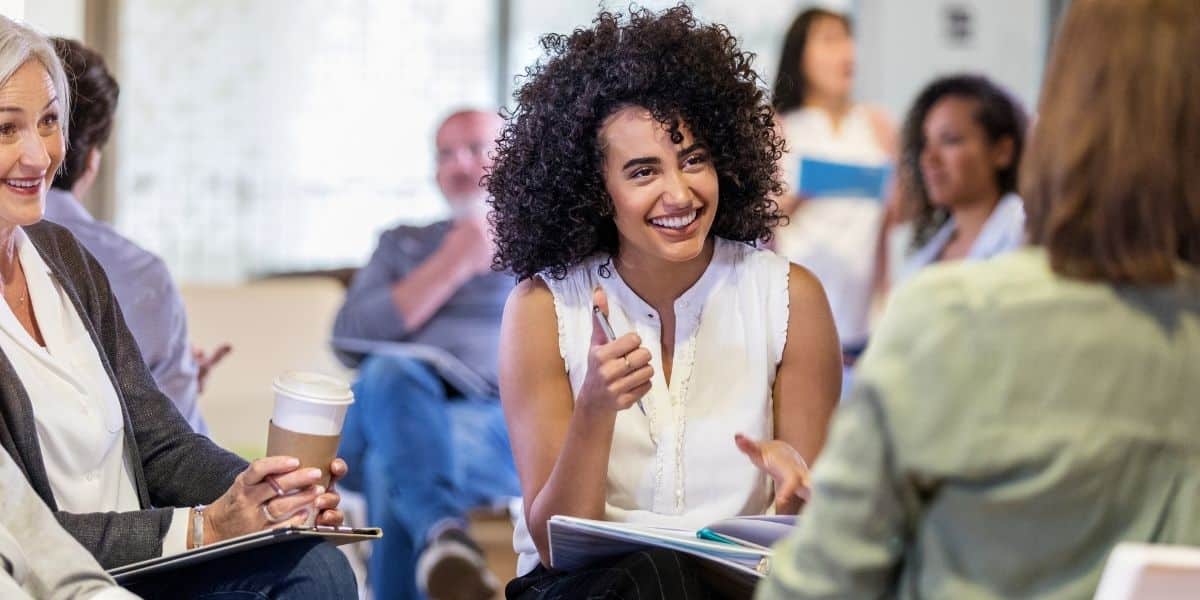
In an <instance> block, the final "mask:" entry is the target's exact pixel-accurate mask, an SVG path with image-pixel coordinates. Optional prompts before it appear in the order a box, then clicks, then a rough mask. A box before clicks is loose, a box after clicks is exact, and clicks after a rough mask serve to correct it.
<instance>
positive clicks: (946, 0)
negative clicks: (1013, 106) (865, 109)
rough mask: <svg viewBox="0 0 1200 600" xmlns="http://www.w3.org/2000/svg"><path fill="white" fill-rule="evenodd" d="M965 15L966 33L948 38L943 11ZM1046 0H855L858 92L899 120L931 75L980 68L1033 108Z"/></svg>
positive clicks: (1041, 57)
mask: <svg viewBox="0 0 1200 600" xmlns="http://www.w3.org/2000/svg"><path fill="white" fill-rule="evenodd" d="M955 8H958V9H961V10H963V11H965V12H966V13H968V14H970V15H971V24H970V29H971V32H972V34H971V36H970V37H969V38H968V39H967V40H966V41H965V42H963V43H959V42H956V41H954V40H953V39H951V37H950V36H949V34H948V32H947V29H948V23H947V22H948V19H947V16H946V15H947V11H949V10H953V9H955ZM1047 14H1048V7H1047V0H1005V1H1003V2H1000V1H997V0H903V1H899V0H857V2H856V15H857V19H858V23H857V26H856V31H855V39H856V41H857V42H858V64H859V69H858V74H857V79H858V96H859V97H860V98H862V99H863V100H866V101H870V102H878V103H881V104H883V105H884V106H886V107H887V108H888V109H889V110H890V111H892V114H893V115H894V116H895V117H896V118H897V119H901V118H903V116H904V111H905V110H907V109H908V105H909V103H910V102H912V100H913V98H914V97H915V96H916V95H917V94H918V93H919V92H920V90H921V88H923V87H924V86H925V85H926V84H927V83H929V81H930V80H932V79H933V78H935V77H937V76H939V75H944V74H949V73H955V72H960V71H972V72H978V73H982V74H984V75H987V76H988V77H990V78H992V79H993V80H994V81H996V82H998V83H1000V84H1002V85H1004V86H1005V87H1007V88H1008V89H1009V90H1010V91H1012V92H1013V93H1014V94H1015V95H1016V96H1017V97H1018V98H1020V99H1021V101H1022V102H1024V103H1025V107H1026V109H1027V110H1030V111H1031V112H1032V110H1033V108H1034V105H1035V103H1036V100H1037V93H1038V88H1039V86H1040V84H1041V78H1042V67H1043V62H1044V60H1045V49H1046V41H1047V35H1048V32H1047V27H1048V25H1047V23H1046V20H1047Z"/></svg>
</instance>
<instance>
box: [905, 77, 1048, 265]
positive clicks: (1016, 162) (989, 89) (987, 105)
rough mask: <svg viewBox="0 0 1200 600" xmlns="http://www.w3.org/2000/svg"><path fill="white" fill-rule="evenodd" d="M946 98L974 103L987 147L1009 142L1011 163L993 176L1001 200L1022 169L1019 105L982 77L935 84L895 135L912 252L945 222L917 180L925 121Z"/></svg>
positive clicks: (921, 179) (1013, 186) (1022, 112)
mask: <svg viewBox="0 0 1200 600" xmlns="http://www.w3.org/2000/svg"><path fill="white" fill-rule="evenodd" d="M948 96H954V97H957V98H965V99H968V100H974V101H975V103H976V104H977V105H978V108H976V110H975V122H976V123H978V124H979V126H980V127H982V128H983V131H984V133H985V134H986V135H987V138H988V142H990V143H995V142H998V141H1000V140H1002V139H1004V138H1011V139H1012V141H1013V156H1012V162H1010V163H1009V165H1008V166H1007V167H1004V168H1003V169H999V170H997V171H996V187H997V189H999V191H1000V195H1002V196H1003V195H1004V194H1008V193H1010V192H1014V191H1016V189H1017V175H1018V171H1019V168H1020V164H1021V152H1022V151H1023V150H1024V148H1025V130H1026V128H1027V126H1028V122H1029V121H1028V118H1027V117H1026V116H1025V109H1023V108H1021V103H1020V102H1018V101H1017V100H1016V99H1015V98H1013V97H1012V95H1011V94H1009V93H1008V92H1007V91H1005V90H1004V88H1002V87H1000V86H998V85H996V84H995V83H992V81H991V80H989V79H988V78H987V77H984V76H982V75H950V76H947V77H942V78H939V79H935V80H934V81H933V82H932V83H930V84H929V85H927V86H926V87H925V89H924V90H922V91H921V93H920V94H919V95H918V96H917V99H916V101H914V102H913V105H912V108H910V109H909V110H908V115H907V116H906V117H905V118H904V128H903V130H902V131H901V133H900V138H901V139H900V145H901V148H900V168H901V169H903V170H904V171H905V173H904V177H902V178H901V181H903V182H904V183H905V185H906V188H907V190H906V191H907V192H908V195H909V198H911V200H912V201H913V202H914V203H915V204H916V207H915V208H916V216H915V217H914V218H913V241H912V248H913V249H914V250H915V249H917V248H920V247H921V246H924V245H925V243H926V242H928V241H929V239H930V238H932V237H933V235H934V234H935V233H937V230H938V229H939V228H940V227H941V226H942V225H944V224H945V223H946V220H947V219H949V218H950V211H949V210H947V209H946V208H945V207H940V206H934V205H933V202H932V201H930V200H929V191H928V190H927V189H926V188H925V179H924V177H922V176H921V152H922V151H924V150H925V131H924V128H925V117H927V116H928V115H929V111H930V110H932V109H933V105H935V104H937V103H938V101H939V100H941V99H943V98H946V97H948Z"/></svg>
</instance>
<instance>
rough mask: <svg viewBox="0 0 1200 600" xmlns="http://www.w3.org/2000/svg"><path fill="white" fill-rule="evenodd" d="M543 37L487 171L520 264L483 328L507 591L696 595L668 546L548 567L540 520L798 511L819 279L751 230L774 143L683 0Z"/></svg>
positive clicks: (828, 324)
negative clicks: (503, 510)
mask: <svg viewBox="0 0 1200 600" xmlns="http://www.w3.org/2000/svg"><path fill="white" fill-rule="evenodd" d="M542 44H543V47H544V48H545V49H546V51H547V53H548V55H549V56H548V58H546V59H545V60H544V61H543V62H541V63H539V64H538V65H536V66H535V67H533V68H532V69H531V70H530V77H529V79H528V80H527V82H526V83H525V85H524V86H523V87H522V88H521V89H520V90H519V91H518V93H517V108H516V109H515V111H514V113H513V115H512V116H511V117H510V119H509V121H508V123H507V125H506V127H505V129H504V132H503V134H502V136H501V138H500V140H499V144H498V150H497V160H496V165H495V167H494V170H493V172H492V174H491V175H490V179H489V181H488V188H489V191H490V192H491V194H492V196H493V200H492V202H493V206H494V209H495V210H494V212H493V213H492V218H493V222H494V224H495V228H496V231H495V234H496V243H497V265H498V266H499V267H501V268H505V269H509V270H511V271H512V272H513V273H514V274H515V275H516V276H517V277H518V278H519V279H521V282H520V283H519V284H518V286H517V288H516V289H515V290H514V292H513V294H512V295H511V296H510V298H509V301H508V304H507V306H506V309H505V314H504V320H503V325H502V328H501V345H502V351H501V353H500V355H501V359H500V361H501V362H500V396H501V401H502V403H503V406H504V411H505V415H506V419H507V421H508V426H509V430H510V437H511V439H512V446H513V452H514V457H515V459H516V464H517V469H518V473H519V475H520V478H521V485H522V491H523V493H524V511H523V514H522V515H521V517H522V520H521V522H519V523H518V527H517V531H516V534H515V535H514V546H515V548H516V550H517V551H518V552H519V553H520V554H521V557H520V562H519V566H518V571H519V573H520V574H521V575H522V577H519V578H518V579H516V580H514V581H513V582H511V583H510V584H509V586H508V589H507V594H508V596H509V597H510V598H516V597H519V598H555V597H559V596H565V597H584V596H589V595H594V596H603V597H634V596H640V597H642V598H653V597H670V598H677V597H685V594H686V595H687V596H688V597H693V598H696V597H701V598H702V597H705V596H706V594H707V591H706V590H705V587H704V585H703V584H701V583H699V581H698V569H697V568H696V567H695V566H694V565H693V564H692V562H691V561H690V560H689V559H687V558H686V557H685V556H680V555H675V554H673V553H654V552H651V553H639V554H635V555H632V556H629V557H624V558H621V559H618V560H615V561H613V562H611V563H609V564H604V565H600V566H599V567H597V568H593V569H587V570H584V571H576V572H572V573H562V572H557V571H551V570H549V569H548V568H547V566H548V564H549V555H548V553H547V522H548V520H549V519H550V517H551V516H552V515H571V516H576V517H585V518H593V519H605V520H614V521H626V522H638V523H647V524H656V525H664V526H674V527H682V528H699V527H702V526H704V525H707V524H708V523H709V522H711V521H714V520H717V519H720V518H724V517H731V516H735V515H739V514H756V513H757V514H761V513H763V512H765V511H767V510H769V509H770V508H771V507H772V504H774V507H775V509H776V510H777V511H779V512H792V513H794V512H796V511H797V510H798V509H799V508H800V504H801V500H800V497H801V496H802V495H803V494H805V493H806V490H807V488H806V481H807V468H806V466H805V461H807V462H812V461H813V460H815V459H816V456H817V454H818V452H819V451H820V448H821V446H822V444H823V443H824V438H825V430H826V426H827V423H828V420H829V417H830V414H831V412H832V410H833V407H834V404H835V403H836V399H837V397H838V393H839V386H840V356H839V352H838V343H837V336H836V332H835V329H834V326H833V322H832V318H831V316H830V313H829V308H828V304H827V302H826V300H825V297H824V294H823V293H822V291H821V286H820V284H819V282H817V280H816V279H815V278H814V277H812V275H811V274H810V273H809V272H808V271H806V270H805V269H803V268H801V267H798V266H795V265H789V264H788V262H787V261H786V260H784V259H783V258H781V257H779V256H778V255H775V254H774V253H771V252H769V251H765V250H760V249H757V248H755V247H753V245H752V244H753V243H755V242H756V241H758V240H761V239H763V238H765V237H767V236H769V235H770V231H771V228H772V227H773V226H774V225H775V224H776V222H777V220H778V219H779V218H780V217H779V214H778V212H777V209H776V206H775V204H774V203H773V202H772V200H770V198H771V197H772V196H773V195H775V194H777V193H779V191H780V187H781V186H780V183H779V181H778V179H777V175H776V171H777V167H776V159H777V156H778V152H779V148H780V146H781V145H782V143H781V140H780V139H779V137H778V135H777V133H776V132H775V129H774V126H773V117H772V111H771V109H770V107H769V106H768V105H767V101H766V95H765V93H764V91H763V90H761V89H759V88H758V87H757V85H756V81H757V75H756V74H755V73H754V71H753V70H752V69H751V67H750V57H749V55H747V54H745V53H743V52H742V51H741V50H740V49H739V48H738V47H737V44H736V40H735V39H734V38H733V36H732V35H731V34H730V33H729V31H728V30H727V29H725V28H724V27H722V26H718V25H703V24H699V23H697V22H696V21H695V19H694V18H693V16H692V13H691V10H690V9H689V8H687V7H686V6H678V7H675V8H673V9H670V10H667V11H665V12H663V13H661V14H654V13H651V12H649V11H645V10H642V11H633V12H632V13H631V14H630V15H629V16H628V17H625V16H622V15H613V14H610V13H602V14H601V15H600V16H599V17H598V18H597V19H596V21H595V22H594V24H593V27H592V28H590V29H581V30H577V31H576V32H575V33H574V34H572V35H571V36H569V37H568V36H556V35H551V36H547V37H545V38H543V41H542ZM593 304H595V305H597V306H599V308H600V309H601V310H602V311H604V312H606V313H607V315H608V319H609V320H610V321H611V324H612V327H613V329H614V330H615V331H616V336H617V337H616V339H615V340H613V341H611V342H610V341H608V340H607V338H606V336H605V334H604V333H603V331H602V329H601V328H600V327H599V326H598V325H597V321H596V319H594V317H593V311H592V306H593ZM639 401H640V403H639ZM643 409H644V412H643ZM739 449H740V450H741V451H740V452H739ZM539 563H540V564H539ZM605 594H612V595H611V596H610V595H605ZM693 594H694V595H693Z"/></svg>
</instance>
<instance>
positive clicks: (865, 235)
mask: <svg viewBox="0 0 1200 600" xmlns="http://www.w3.org/2000/svg"><path fill="white" fill-rule="evenodd" d="M783 129H784V138H785V139H786V141H787V145H788V151H787V152H786V153H785V154H784V155H783V158H782V167H781V171H782V176H783V177H784V183H786V184H787V186H788V189H790V190H795V189H796V186H797V185H798V182H799V180H800V160H801V159H802V158H804V157H810V158H816V159H822V160H829V161H837V162H842V163H850V164H859V165H864V166H872V167H877V166H882V165H886V164H888V162H889V158H888V155H887V152H886V151H885V150H884V149H883V147H881V146H880V145H879V141H878V140H877V139H876V136H875V131H874V128H872V127H871V118H870V114H869V112H868V110H867V109H866V108H865V107H863V106H858V105H856V106H854V107H853V108H851V109H850V112H849V113H847V114H846V117H845V119H844V120H843V121H842V123H841V127H840V128H839V129H838V130H837V131H836V132H835V131H834V129H833V122H832V120H831V119H830V118H829V114H828V113H826V112H825V111H824V110H822V109H819V108H801V109H799V110H795V111H792V112H789V113H787V114H786V115H784V116H783ZM882 220H883V204H882V203H881V202H880V201H879V200H877V199H874V198H821V199H819V200H814V201H812V202H805V203H804V204H803V205H802V206H801V207H800V208H798V209H797V210H796V212H795V213H794V214H792V216H791V219H790V222H789V223H788V224H787V225H785V226H783V227H781V228H780V229H779V230H777V231H776V238H775V239H776V247H777V248H778V251H779V253H780V254H782V255H783V256H785V257H787V258H788V260H790V261H792V262H794V263H797V264H800V265H803V266H805V267H807V268H808V269H809V270H810V271H812V272H813V274H814V275H816V276H817V279H819V280H820V281H821V285H822V286H823V287H824V288H825V294H826V295H827V296H828V298H829V304H830V307H831V308H832V309H833V320H834V323H835V324H836V325H837V330H838V335H839V337H840V338H841V340H842V342H843V343H854V342H858V341H861V340H864V339H866V337H867V333H868V327H867V317H868V313H869V311H870V300H871V298H870V293H871V278H872V275H873V271H874V266H875V244H876V239H877V236H878V235H879V227H880V225H881V223H882Z"/></svg>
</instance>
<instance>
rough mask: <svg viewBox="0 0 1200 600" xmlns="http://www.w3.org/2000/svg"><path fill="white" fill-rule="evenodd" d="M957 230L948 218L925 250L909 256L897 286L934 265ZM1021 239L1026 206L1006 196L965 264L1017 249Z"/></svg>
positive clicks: (1016, 196)
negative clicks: (968, 261)
mask: <svg viewBox="0 0 1200 600" xmlns="http://www.w3.org/2000/svg"><path fill="white" fill-rule="evenodd" d="M956 227H957V226H956V225H955V223H954V218H953V217H951V218H950V220H949V221H946V224H945V225H942V227H941V229H938V231H937V233H935V234H933V237H931V238H929V241H928V242H925V245H924V246H921V247H920V248H918V249H917V250H916V251H915V252H913V253H912V256H909V257H908V260H907V261H905V263H904V268H903V269H901V271H900V277H899V279H898V281H897V283H900V282H903V281H907V280H909V279H911V278H912V276H913V275H916V274H917V272H918V271H920V270H921V269H924V268H925V267H928V266H929V265H931V264H933V263H935V262H937V260H938V256H941V254H942V250H944V249H945V248H946V244H949V243H950V240H951V239H952V238H953V237H954V230H955V229H956ZM1024 239H1025V205H1024V204H1023V203H1022V202H1021V197H1020V196H1018V195H1016V194H1011V193H1010V194H1005V195H1004V197H1002V198H1000V202H998V203H996V208H995V209H993V210H992V214H991V215H990V216H989V217H988V220H987V222H986V223H984V224H983V229H982V230H980V232H979V237H978V238H976V239H975V243H974V244H972V245H971V251H970V252H968V253H967V257H966V260H983V259H985V258H991V257H993V256H996V255H998V254H1003V253H1005V252H1008V251H1009V250H1012V249H1014V248H1016V247H1018V246H1020V245H1021V242H1023V241H1024Z"/></svg>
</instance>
